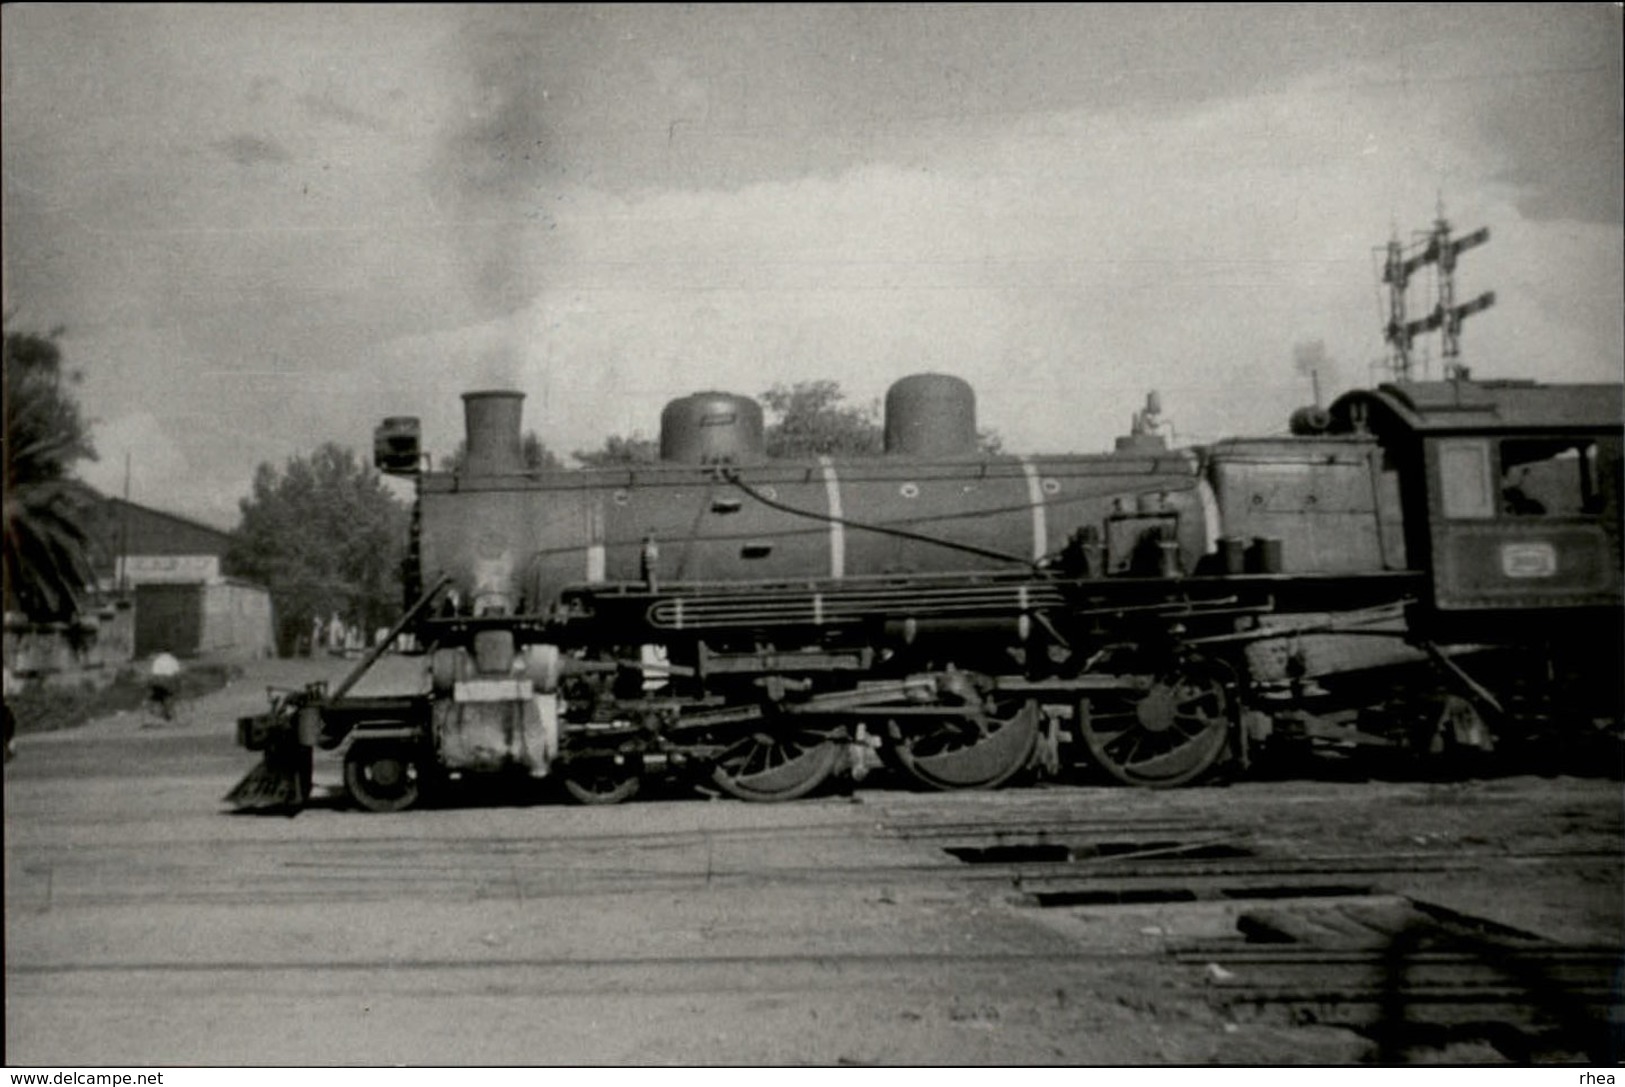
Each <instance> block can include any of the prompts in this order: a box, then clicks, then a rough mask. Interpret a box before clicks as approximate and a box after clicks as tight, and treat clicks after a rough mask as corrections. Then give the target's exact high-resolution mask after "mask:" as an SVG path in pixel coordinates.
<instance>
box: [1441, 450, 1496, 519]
mask: <svg viewBox="0 0 1625 1087" xmlns="http://www.w3.org/2000/svg"><path fill="white" fill-rule="evenodd" d="M1489 452H1490V451H1489V443H1488V442H1485V441H1481V440H1477V441H1459V440H1458V441H1443V442H1440V443H1439V495H1440V498H1441V499H1442V502H1443V507H1444V515H1445V516H1446V517H1448V518H1450V519H1451V520H1482V519H1484V518H1489V517H1494V516H1495V496H1494V494H1493V493H1492V490H1491V486H1490V464H1489V461H1490V457H1489Z"/></svg>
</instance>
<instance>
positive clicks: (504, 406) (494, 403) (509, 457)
mask: <svg viewBox="0 0 1625 1087" xmlns="http://www.w3.org/2000/svg"><path fill="white" fill-rule="evenodd" d="M524 403H525V394H524V393H520V392H513V391H512V390H508V389H491V390H486V391H483V392H471V393H464V394H463V422H464V426H465V428H466V430H467V433H468V449H467V453H466V456H465V458H464V461H463V474H464V475H470V476H494V475H503V474H506V473H510V472H522V471H524V470H525V455H524V452H523V449H522V447H521V445H520V441H519V420H520V412H521V411H522V410H523V408H524Z"/></svg>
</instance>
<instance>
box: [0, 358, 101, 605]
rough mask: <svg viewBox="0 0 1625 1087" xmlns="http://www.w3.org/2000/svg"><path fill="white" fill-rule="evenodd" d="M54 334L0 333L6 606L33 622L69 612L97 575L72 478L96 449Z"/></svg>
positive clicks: (82, 503)
mask: <svg viewBox="0 0 1625 1087" xmlns="http://www.w3.org/2000/svg"><path fill="white" fill-rule="evenodd" d="M60 335H61V330H60V329H58V330H55V331H53V332H51V333H49V334H48V335H44V336H40V335H36V334H33V333H27V332H10V331H7V332H6V333H5V357H4V367H5V368H4V374H5V434H4V443H5V461H6V494H5V582H6V583H5V606H6V608H7V610H11V609H12V608H13V607H16V608H18V609H20V610H21V611H22V612H23V614H25V615H26V616H28V618H29V619H30V620H33V621H35V622H44V621H50V620H66V619H71V618H73V617H74V616H75V615H76V614H78V612H79V610H80V606H81V603H82V602H83V600H84V599H85V597H86V596H87V595H88V593H89V592H90V591H92V590H93V589H94V586H95V582H96V576H95V573H94V572H93V570H92V569H91V564H90V559H89V554H88V553H89V550H90V546H91V541H90V536H89V533H88V532H87V531H86V529H85V519H86V517H87V516H88V514H89V510H88V509H87V501H88V499H87V497H86V493H85V491H84V490H83V489H82V488H80V487H78V486H77V485H75V484H74V483H73V482H72V481H71V479H70V476H71V473H72V469H73V467H74V465H75V464H77V463H78V462H79V461H81V460H94V459H95V458H96V450H95V447H94V446H93V445H92V444H91V440H90V431H89V428H88V427H87V426H86V424H85V421H84V417H83V416H82V415H81V414H80V411H79V402H78V401H77V400H76V399H75V398H74V395H73V393H72V391H71V389H70V388H69V387H70V386H71V385H75V384H77V383H78V382H79V381H80V379H81V375H80V374H79V373H78V372H76V371H64V370H63V367H62V349H61V347H60V346H59V345H58V343H57V342H56V341H57V338H58V337H59V336H60Z"/></svg>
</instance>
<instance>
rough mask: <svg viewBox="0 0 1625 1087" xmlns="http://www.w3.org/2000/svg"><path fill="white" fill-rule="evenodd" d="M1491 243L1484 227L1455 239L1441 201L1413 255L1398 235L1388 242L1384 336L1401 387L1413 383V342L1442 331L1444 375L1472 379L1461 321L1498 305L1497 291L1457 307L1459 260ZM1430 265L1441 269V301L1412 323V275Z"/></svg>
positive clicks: (1383, 272)
mask: <svg viewBox="0 0 1625 1087" xmlns="http://www.w3.org/2000/svg"><path fill="white" fill-rule="evenodd" d="M1489 240H1490V231H1489V228H1488V227H1480V228H1479V229H1477V230H1475V231H1473V232H1472V233H1471V234H1468V235H1466V236H1464V237H1461V238H1455V239H1452V238H1451V237H1450V223H1449V221H1448V220H1447V219H1445V217H1444V201H1443V200H1440V202H1439V215H1438V218H1437V219H1435V220H1434V221H1433V229H1432V230H1430V231H1428V233H1427V236H1426V238H1425V240H1423V241H1422V242H1420V243H1418V244H1413V245H1412V246H1411V247H1410V250H1411V251H1410V252H1409V253H1407V251H1406V247H1405V246H1404V245H1402V244H1401V243H1400V240H1399V238H1398V237H1397V236H1396V237H1394V238H1393V239H1392V240H1390V241H1389V242H1388V248H1387V255H1386V259H1385V260H1384V261H1383V267H1382V281H1383V282H1384V283H1386V284H1387V285H1388V324H1387V326H1386V327H1385V328H1384V329H1383V338H1384V339H1386V340H1387V341H1388V344H1389V346H1390V347H1391V348H1392V352H1391V354H1390V355H1389V368H1390V369H1391V370H1392V371H1393V373H1394V380H1396V381H1399V382H1402V383H1403V382H1406V381H1409V380H1411V344H1412V343H1413V342H1414V341H1415V339H1416V337H1417V336H1420V335H1422V334H1424V333H1428V332H1433V331H1435V330H1439V332H1440V335H1441V337H1442V339H1443V341H1444V352H1443V354H1444V374H1445V377H1446V378H1447V379H1449V380H1451V381H1456V380H1462V379H1465V378H1467V377H1468V376H1469V371H1468V369H1467V367H1466V366H1463V365H1462V364H1461V361H1460V358H1461V322H1462V321H1463V320H1465V319H1466V318H1468V317H1471V316H1472V315H1473V314H1475V313H1479V312H1481V311H1483V310H1487V309H1489V308H1490V307H1491V306H1493V305H1494V304H1495V292H1494V291H1485V292H1484V293H1483V294H1481V295H1479V296H1478V297H1477V298H1474V299H1472V300H1471V301H1469V302H1464V303H1462V304H1461V305H1457V304H1456V278H1455V273H1456V258H1457V257H1458V256H1460V255H1461V254H1462V253H1463V252H1464V251H1466V250H1468V249H1472V248H1473V247H1475V246H1479V245H1483V244H1484V243H1485V242H1487V241H1489ZM1429 264H1433V265H1437V266H1438V269H1439V300H1438V302H1437V304H1435V305H1434V307H1433V312H1431V313H1429V314H1428V315H1427V316H1425V317H1419V318H1417V319H1416V320H1414V321H1413V320H1407V319H1406V313H1405V290H1406V288H1407V286H1409V284H1410V279H1411V276H1412V275H1414V274H1415V273H1416V272H1417V271H1418V270H1419V269H1421V268H1423V267H1424V266H1426V265H1429Z"/></svg>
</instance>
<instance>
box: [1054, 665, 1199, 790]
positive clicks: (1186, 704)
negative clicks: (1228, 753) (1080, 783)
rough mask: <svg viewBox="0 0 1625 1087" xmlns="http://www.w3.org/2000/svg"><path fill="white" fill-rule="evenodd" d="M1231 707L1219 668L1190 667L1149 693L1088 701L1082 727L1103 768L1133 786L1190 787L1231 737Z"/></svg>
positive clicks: (1112, 695)
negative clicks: (1218, 672) (1188, 785)
mask: <svg viewBox="0 0 1625 1087" xmlns="http://www.w3.org/2000/svg"><path fill="white" fill-rule="evenodd" d="M1230 717H1231V705H1230V697H1229V695H1228V694H1227V693H1226V690H1225V686H1224V683H1223V682H1222V681H1221V679H1220V677H1219V675H1218V674H1217V672H1216V671H1215V670H1213V669H1210V668H1206V667H1203V666H1200V665H1190V666H1186V667H1184V668H1181V669H1179V670H1178V671H1176V672H1173V673H1171V674H1169V675H1165V676H1163V677H1161V678H1159V679H1157V680H1156V682H1154V683H1153V684H1152V685H1151V687H1150V688H1149V689H1147V690H1133V691H1121V692H1108V693H1102V694H1099V695H1091V696H1090V697H1089V698H1086V699H1084V700H1083V703H1082V704H1081V706H1080V707H1079V712H1078V728H1079V731H1080V732H1081V733H1082V734H1083V742H1084V744H1085V745H1086V746H1087V747H1088V748H1089V753H1090V754H1091V755H1093V756H1094V759H1095V761H1096V762H1097V763H1099V764H1100V767H1101V768H1102V769H1103V770H1105V771H1106V772H1107V773H1108V774H1110V775H1111V776H1112V777H1114V778H1116V779H1117V780H1118V781H1122V782H1125V783H1127V784H1129V785H1142V786H1150V787H1153V788H1168V787H1171V786H1175V785H1187V784H1189V783H1190V782H1192V781H1195V780H1196V779H1197V778H1199V777H1201V776H1202V775H1203V774H1205V773H1207V772H1208V771H1209V770H1211V769H1212V768H1213V767H1214V765H1215V764H1217V763H1218V762H1219V760H1220V758H1221V757H1222V756H1223V755H1224V752H1225V744H1226V742H1227V741H1228V739H1229V736H1230Z"/></svg>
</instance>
